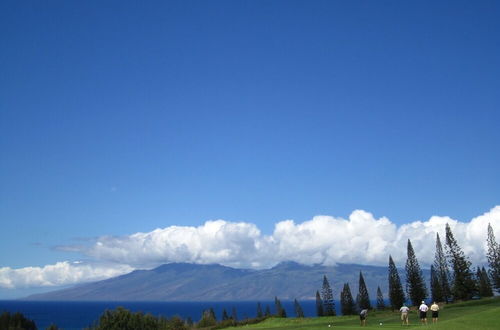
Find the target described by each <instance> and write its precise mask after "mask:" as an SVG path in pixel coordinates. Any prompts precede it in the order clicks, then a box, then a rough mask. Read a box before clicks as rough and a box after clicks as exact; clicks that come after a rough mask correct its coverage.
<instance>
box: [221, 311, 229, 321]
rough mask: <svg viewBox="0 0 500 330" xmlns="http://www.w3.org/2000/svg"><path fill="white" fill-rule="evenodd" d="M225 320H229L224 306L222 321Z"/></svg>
mask: <svg viewBox="0 0 500 330" xmlns="http://www.w3.org/2000/svg"><path fill="white" fill-rule="evenodd" d="M226 320H229V315H228V314H227V311H226V309H225V308H224V309H223V310H222V321H226Z"/></svg>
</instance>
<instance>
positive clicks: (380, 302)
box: [377, 286, 385, 310]
mask: <svg viewBox="0 0 500 330" xmlns="http://www.w3.org/2000/svg"><path fill="white" fill-rule="evenodd" d="M377 309H378V310H383V309H385V302H384V296H383V295H382V290H380V286H378V287H377Z"/></svg>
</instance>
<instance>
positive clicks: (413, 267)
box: [406, 239, 427, 306]
mask: <svg viewBox="0 0 500 330" xmlns="http://www.w3.org/2000/svg"><path fill="white" fill-rule="evenodd" d="M407 253H408V258H407V259H406V292H407V293H408V297H409V298H410V300H411V302H412V304H413V305H414V306H418V305H420V302H421V301H422V300H424V299H425V298H427V288H426V286H425V282H424V276H423V275H422V270H421V269H420V265H419V264H418V260H417V257H416V256H415V251H413V246H412V245H411V241H410V240H409V239H408V247H407Z"/></svg>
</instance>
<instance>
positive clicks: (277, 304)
mask: <svg viewBox="0 0 500 330" xmlns="http://www.w3.org/2000/svg"><path fill="white" fill-rule="evenodd" d="M274 306H275V307H276V316H277V317H286V310H285V309H284V308H283V306H282V305H281V301H280V300H279V299H278V297H274Z"/></svg>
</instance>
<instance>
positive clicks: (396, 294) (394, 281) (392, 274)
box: [388, 256, 406, 310]
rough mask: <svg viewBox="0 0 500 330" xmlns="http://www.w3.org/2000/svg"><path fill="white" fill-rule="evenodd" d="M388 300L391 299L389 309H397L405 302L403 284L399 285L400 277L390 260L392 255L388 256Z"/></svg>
mask: <svg viewBox="0 0 500 330" xmlns="http://www.w3.org/2000/svg"><path fill="white" fill-rule="evenodd" d="M388 279H389V300H390V301H391V309H392V310H399V308H400V307H401V306H402V305H403V303H404V302H405V300H406V298H405V293H404V291H403V286H402V285H401V279H400V278H399V273H398V269H397V268H396V265H395V264H394V261H393V260H392V256H389V276H388Z"/></svg>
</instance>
